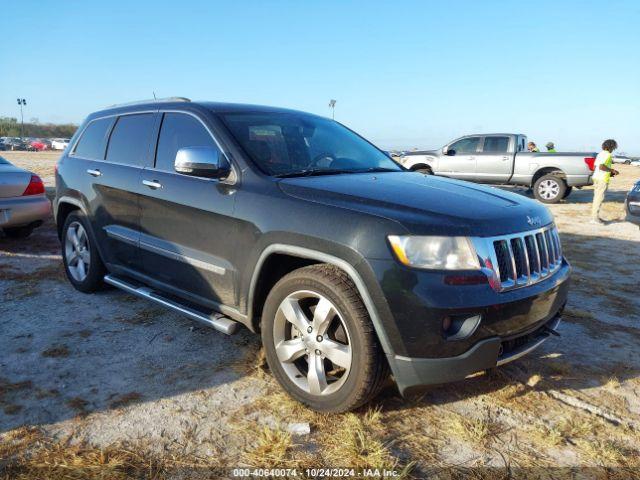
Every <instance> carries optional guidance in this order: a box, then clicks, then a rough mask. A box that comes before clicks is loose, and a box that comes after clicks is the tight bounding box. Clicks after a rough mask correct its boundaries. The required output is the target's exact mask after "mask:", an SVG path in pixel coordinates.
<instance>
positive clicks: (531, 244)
mask: <svg viewBox="0 0 640 480" xmlns="http://www.w3.org/2000/svg"><path fill="white" fill-rule="evenodd" d="M524 243H525V245H526V247H527V257H528V258H529V270H530V272H531V275H540V274H541V271H540V254H539V253H538V246H537V245H536V239H535V237H534V236H533V235H527V236H526V237H524Z"/></svg>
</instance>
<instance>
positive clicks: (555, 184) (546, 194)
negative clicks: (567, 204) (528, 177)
mask: <svg viewBox="0 0 640 480" xmlns="http://www.w3.org/2000/svg"><path fill="white" fill-rule="evenodd" d="M566 190H567V184H566V183H565V181H564V179H562V178H561V177H559V176H558V175H554V174H548V175H544V176H542V177H540V178H539V179H538V180H536V183H535V184H534V186H533V195H534V196H535V197H536V199H537V200H539V201H541V202H542V203H558V202H559V201H560V200H561V199H563V198H564V194H565V192H566Z"/></svg>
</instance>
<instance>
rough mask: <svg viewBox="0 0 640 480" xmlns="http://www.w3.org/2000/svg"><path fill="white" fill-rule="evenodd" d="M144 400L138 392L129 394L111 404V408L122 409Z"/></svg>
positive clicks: (121, 396)
mask: <svg viewBox="0 0 640 480" xmlns="http://www.w3.org/2000/svg"><path fill="white" fill-rule="evenodd" d="M141 399H142V395H141V394H140V393H138V392H129V393H125V394H124V395H120V396H119V397H118V398H116V399H115V400H113V401H112V402H110V403H109V408H122V407H126V406H127V405H130V404H132V403H136V402H139V401H140V400H141Z"/></svg>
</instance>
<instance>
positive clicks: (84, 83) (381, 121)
mask: <svg viewBox="0 0 640 480" xmlns="http://www.w3.org/2000/svg"><path fill="white" fill-rule="evenodd" d="M0 4H1V5H3V8H2V10H3V12H5V15H3V22H2V23H3V28H2V34H3V37H4V38H3V41H2V42H0V54H1V58H2V59H3V61H2V63H1V65H0V116H12V117H18V118H19V115H20V111H19V106H18V104H17V102H16V98H18V97H21V98H26V99H27V107H26V108H25V113H24V116H25V121H28V120H30V119H32V118H37V119H38V120H39V121H40V122H54V123H60V122H75V123H79V122H81V121H82V119H83V118H84V117H85V116H86V115H87V114H89V113H91V112H92V111H95V110H98V109H100V108H103V107H105V106H107V105H111V104H114V103H121V102H127V101H132V100H141V99H148V98H153V94H154V92H155V95H157V96H158V97H167V96H185V97H189V98H191V99H194V100H212V101H229V102H238V103H255V104H263V105H275V106H281V107H288V108H294V109H298V110H304V111H308V112H312V113H316V114H320V115H325V116H330V115H331V112H330V109H329V107H328V102H329V100H330V99H336V100H337V103H336V107H335V117H336V120H338V121H340V122H342V123H344V124H346V125H347V126H349V127H351V128H353V129H354V130H356V131H357V132H359V133H361V134H362V135H364V136H366V137H367V138H369V139H370V140H372V141H373V142H374V143H376V144H377V145H378V146H380V147H383V148H390V149H391V148H399V149H408V148H413V147H418V148H437V147H440V146H442V145H444V144H445V143H446V142H447V141H448V140H450V139H453V138H455V137H457V136H460V135H465V134H470V133H483V132H513V133H524V134H526V135H528V136H529V138H530V139H531V140H534V141H536V142H537V143H538V145H543V144H545V143H546V142H547V141H554V142H555V143H556V146H557V148H558V150H594V149H597V148H599V145H600V144H601V142H602V141H603V140H604V139H606V138H615V139H616V140H617V141H618V144H619V145H620V150H621V151H624V152H627V153H629V154H634V155H640V28H639V27H640V1H638V0H609V1H575V0H566V1H559V0H556V1H547V0H536V1H525V0H521V1H507V0H504V1H490V0H484V1H471V0H469V1H462V0H449V1H429V0H423V1H402V0H397V1H394V2H392V1H384V2H383V1H374V0H369V1H349V0H343V1H338V0H325V1H312V0H307V1H299V0H297V1H294V0H290V1H285V0H269V1H257V0H256V1H248V0H247V1H243V0H233V1H231V0H227V1H195V0H174V1H166V2H165V1H160V0H156V1H146V0H138V1H135V2H134V1H131V0H129V1H120V0H109V1H90V2H87V1H63V2H61V1H48V0H40V1H35V0H19V1H14V0H1V1H0Z"/></svg>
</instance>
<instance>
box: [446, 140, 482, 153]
mask: <svg viewBox="0 0 640 480" xmlns="http://www.w3.org/2000/svg"><path fill="white" fill-rule="evenodd" d="M479 143H480V137H469V138H463V139H462V140H458V141H457V142H455V143H453V144H451V145H449V150H455V152H456V154H461V153H475V152H476V150H477V149H478V144H479Z"/></svg>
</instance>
